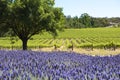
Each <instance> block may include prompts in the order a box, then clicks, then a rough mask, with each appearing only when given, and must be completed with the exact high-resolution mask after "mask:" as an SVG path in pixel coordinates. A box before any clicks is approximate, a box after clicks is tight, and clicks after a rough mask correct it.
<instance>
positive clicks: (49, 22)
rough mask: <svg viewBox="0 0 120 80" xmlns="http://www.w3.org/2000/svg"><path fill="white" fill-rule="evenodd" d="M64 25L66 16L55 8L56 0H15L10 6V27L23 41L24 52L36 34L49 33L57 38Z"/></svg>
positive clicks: (59, 9)
mask: <svg viewBox="0 0 120 80" xmlns="http://www.w3.org/2000/svg"><path fill="white" fill-rule="evenodd" d="M63 23H64V14H63V13H62V9H61V8H57V7H54V0H13V1H12V3H11V4H10V15H9V25H10V28H12V30H13V31H14V33H15V34H16V35H17V36H18V37H19V38H20V39H21V40H22V46H23V50H27V42H28V40H29V39H30V38H31V37H32V36H33V35H35V34H38V33H42V32H43V31H47V32H50V33H51V34H52V35H53V36H56V35H57V30H62V27H63Z"/></svg>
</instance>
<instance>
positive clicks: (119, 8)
mask: <svg viewBox="0 0 120 80" xmlns="http://www.w3.org/2000/svg"><path fill="white" fill-rule="evenodd" d="M55 7H61V8H63V13H64V14H65V15H66V16H68V15H71V16H72V17H74V16H78V17H80V15H81V14H83V13H88V14H89V15H90V16H92V17H120V0H55Z"/></svg>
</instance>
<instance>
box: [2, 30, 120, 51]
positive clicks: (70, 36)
mask: <svg viewBox="0 0 120 80" xmlns="http://www.w3.org/2000/svg"><path fill="white" fill-rule="evenodd" d="M55 45H56V47H57V48H60V47H61V46H64V47H65V48H69V47H70V46H72V45H73V47H76V48H91V49H92V48H100V49H101V48H102V49H103V48H104V49H109V48H119V47H120V28H87V29H66V30H64V31H63V32H58V36H57V37H56V38H53V37H52V35H50V34H49V33H46V32H45V33H43V34H42V35H35V36H33V37H32V38H31V39H30V40H29V41H28V47H29V48H45V47H47V48H48V47H53V46H55ZM0 46H1V48H11V47H13V48H21V46H22V43H21V41H20V40H19V39H13V40H12V41H11V40H10V38H9V37H2V38H0Z"/></svg>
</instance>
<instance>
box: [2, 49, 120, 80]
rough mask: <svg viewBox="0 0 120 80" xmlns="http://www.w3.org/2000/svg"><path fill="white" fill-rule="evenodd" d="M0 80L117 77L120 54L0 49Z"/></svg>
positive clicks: (109, 79) (106, 79)
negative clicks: (97, 54)
mask: <svg viewBox="0 0 120 80" xmlns="http://www.w3.org/2000/svg"><path fill="white" fill-rule="evenodd" d="M0 80H120V55H116V56H111V57H109V56H105V57H99V56H95V57H92V56H88V55H83V54H76V53H74V52H71V53H69V52H34V51H0Z"/></svg>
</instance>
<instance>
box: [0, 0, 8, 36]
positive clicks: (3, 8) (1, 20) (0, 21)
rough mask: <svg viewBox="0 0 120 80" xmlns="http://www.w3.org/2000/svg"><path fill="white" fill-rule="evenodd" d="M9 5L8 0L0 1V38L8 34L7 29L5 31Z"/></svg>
mask: <svg viewBox="0 0 120 80" xmlns="http://www.w3.org/2000/svg"><path fill="white" fill-rule="evenodd" d="M7 5H8V2H7V0H0V36H3V35H4V34H5V33H6V32H7V29H5V23H6V20H7V17H6V13H7V7H8V6H7Z"/></svg>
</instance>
